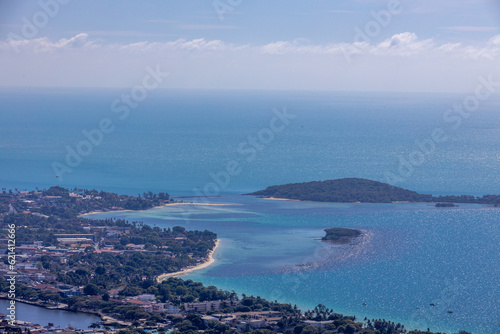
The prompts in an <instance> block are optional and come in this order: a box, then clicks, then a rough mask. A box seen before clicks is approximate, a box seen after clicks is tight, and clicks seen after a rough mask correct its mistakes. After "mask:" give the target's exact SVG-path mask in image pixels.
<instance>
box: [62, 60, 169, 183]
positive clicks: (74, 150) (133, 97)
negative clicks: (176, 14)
mask: <svg viewBox="0 0 500 334" xmlns="http://www.w3.org/2000/svg"><path fill="white" fill-rule="evenodd" d="M145 71H146V75H145V76H144V77H143V79H142V83H141V84H140V85H137V86H135V87H132V89H130V92H129V93H123V94H121V95H120V97H119V98H116V99H115V100H113V102H112V103H111V106H110V109H111V111H112V113H113V114H114V115H113V116H114V117H116V118H118V120H119V121H125V120H126V119H127V118H128V117H129V116H130V112H131V110H133V109H135V108H137V107H138V106H139V103H140V102H142V101H144V100H145V99H146V98H147V97H148V94H149V92H151V91H152V90H154V89H156V88H158V87H159V86H160V84H161V83H162V82H163V80H164V78H165V77H166V76H168V73H167V72H162V71H161V70H160V67H159V65H156V69H152V68H151V67H150V66H147V67H146V69H145ZM116 124H117V120H113V119H112V118H111V117H103V118H102V119H101V120H100V121H99V122H98V123H97V126H96V127H95V128H93V129H90V130H87V129H84V130H82V132H81V133H82V135H83V136H84V137H85V139H83V140H80V141H79V142H78V143H77V144H76V145H74V146H70V145H67V146H66V147H65V149H66V156H65V159H64V160H62V161H54V162H52V170H53V171H54V174H55V175H56V177H57V178H58V179H59V182H62V181H63V180H64V179H63V176H64V175H65V174H66V173H71V172H73V170H74V169H75V168H77V167H78V166H80V164H81V163H82V162H83V160H84V158H86V157H88V156H89V155H90V154H91V153H92V152H93V151H94V148H96V147H98V146H100V145H101V144H102V143H103V141H104V137H105V136H106V135H109V134H110V133H112V132H113V131H114V130H115V129H116Z"/></svg>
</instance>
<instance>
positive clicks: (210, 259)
mask: <svg viewBox="0 0 500 334" xmlns="http://www.w3.org/2000/svg"><path fill="white" fill-rule="evenodd" d="M219 242H220V241H219V239H217V241H216V242H215V247H214V249H212V251H211V252H210V253H209V254H208V259H207V261H205V262H203V263H200V264H198V265H196V266H194V267H188V268H186V269H182V270H180V271H176V272H173V273H168V274H162V275H160V276H158V277H157V278H156V280H157V281H158V283H160V282H161V281H163V280H164V279H165V278H169V277H175V276H180V275H185V274H188V273H190V272H193V271H196V270H200V269H204V268H207V267H208V266H210V265H211V264H212V263H214V262H215V259H214V253H215V251H216V250H217V247H219Z"/></svg>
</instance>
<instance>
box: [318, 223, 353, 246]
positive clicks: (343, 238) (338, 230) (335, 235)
mask: <svg viewBox="0 0 500 334" xmlns="http://www.w3.org/2000/svg"><path fill="white" fill-rule="evenodd" d="M325 232H326V235H325V236H324V237H323V238H321V240H323V241H328V242H332V243H334V244H347V243H349V242H350V241H351V240H352V239H354V238H357V237H359V236H360V235H361V231H359V230H354V229H351V228H343V227H333V228H327V229H326V230H325Z"/></svg>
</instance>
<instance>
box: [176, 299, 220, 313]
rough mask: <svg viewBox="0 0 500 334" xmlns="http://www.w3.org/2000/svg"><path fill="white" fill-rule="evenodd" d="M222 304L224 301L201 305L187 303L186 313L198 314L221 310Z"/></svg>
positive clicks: (202, 303) (185, 306) (208, 302)
mask: <svg viewBox="0 0 500 334" xmlns="http://www.w3.org/2000/svg"><path fill="white" fill-rule="evenodd" d="M222 303H223V301H222V300H214V301H206V302H201V303H185V304H184V310H186V312H196V313H201V312H207V311H214V310H218V309H220V307H221V305H222Z"/></svg>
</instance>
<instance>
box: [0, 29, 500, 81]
mask: <svg viewBox="0 0 500 334" xmlns="http://www.w3.org/2000/svg"><path fill="white" fill-rule="evenodd" d="M90 36H92V35H88V34H85V33H81V34H76V35H75V36H73V37H71V38H63V39H60V40H58V41H51V40H49V39H47V38H38V39H32V40H22V41H14V40H9V41H6V42H0V64H4V66H3V67H2V69H1V70H2V75H1V76H0V86H12V85H14V86H92V87H132V86H133V85H136V84H137V82H138V81H140V80H142V77H143V75H144V69H145V68H146V67H147V66H156V65H157V64H158V65H159V66H161V68H162V70H164V71H168V72H169V73H170V74H171V75H170V76H169V79H168V80H166V81H165V83H164V85H165V87H170V88H221V89H227V88H241V89H337V90H393V91H398V90H405V91H467V89H469V88H470V87H469V85H468V83H470V82H474V80H476V79H477V77H478V76H479V75H486V74H490V73H498V72H499V69H500V35H496V36H493V37H492V38H491V39H489V40H485V41H484V42H482V43H476V44H470V43H465V42H462V43H455V42H454V43H450V42H448V43H446V42H445V43H443V42H437V41H436V40H434V39H420V38H419V37H418V36H417V35H416V34H414V33H411V32H403V33H400V34H395V35H393V36H391V37H388V38H386V39H385V40H383V41H381V42H378V43H373V42H369V41H364V42H351V43H325V44H317V43H316V44H315V43H312V42H311V41H308V40H304V39H297V40H292V41H275V42H272V43H268V44H265V45H235V44H231V43H227V42H224V41H221V40H207V39H203V38H198V39H191V40H188V39H177V40H173V41H167V42H149V41H139V42H136V43H106V42H104V41H102V40H97V39H92V38H91V37H90ZM15 48H17V49H18V51H19V52H16V51H15ZM346 52H347V53H349V54H350V55H352V61H351V62H347V61H346V58H345V53H346ZM5 64H8V66H6V65H5ZM457 69H459V70H457ZM498 77H499V78H500V73H498ZM499 80H500V79H499Z"/></svg>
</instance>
